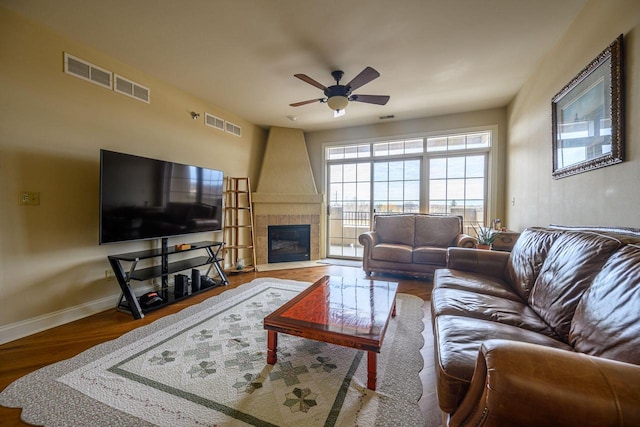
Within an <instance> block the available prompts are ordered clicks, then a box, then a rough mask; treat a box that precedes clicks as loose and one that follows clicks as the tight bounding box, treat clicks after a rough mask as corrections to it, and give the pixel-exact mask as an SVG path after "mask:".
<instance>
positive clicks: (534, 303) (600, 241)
mask: <svg viewBox="0 0 640 427" xmlns="http://www.w3.org/2000/svg"><path fill="white" fill-rule="evenodd" d="M620 246H622V244H621V242H620V240H618V239H616V238H615V237H613V236H605V235H601V234H598V233H592V232H566V233H563V234H561V235H560V236H558V237H557V239H556V240H555V241H554V242H553V244H552V245H551V248H550V249H549V253H548V255H547V258H546V259H545V261H544V264H542V268H541V270H540V274H539V275H538V278H537V279H536V282H535V284H534V285H533V290H532V291H531V296H530V297H529V304H530V305H531V307H532V308H533V309H534V310H535V311H536V312H537V313H538V314H539V315H540V317H542V318H543V319H544V321H545V322H547V324H548V325H549V326H551V327H552V328H553V329H554V330H555V332H556V334H558V336H559V337H560V338H561V339H562V340H563V341H564V342H566V343H568V342H569V330H570V328H571V320H572V319H573V315H574V313H575V310H576V307H577V306H578V303H579V302H580V299H581V298H582V295H583V294H584V292H585V291H586V290H587V288H588V287H589V286H590V285H591V282H592V281H593V279H594V278H595V277H596V275H597V274H598V273H599V272H600V270H601V269H602V267H603V266H604V264H605V262H606V261H607V259H608V258H609V257H610V256H611V254H612V253H613V252H614V251H615V250H617V249H618V248H620Z"/></svg>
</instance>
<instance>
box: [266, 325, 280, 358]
mask: <svg viewBox="0 0 640 427" xmlns="http://www.w3.org/2000/svg"><path fill="white" fill-rule="evenodd" d="M277 347H278V333H277V332H276V331H267V363H268V364H269V365H273V364H275V363H276V360H278V356H277V355H276V349H277Z"/></svg>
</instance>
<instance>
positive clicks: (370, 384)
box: [367, 351, 378, 390]
mask: <svg viewBox="0 0 640 427" xmlns="http://www.w3.org/2000/svg"><path fill="white" fill-rule="evenodd" d="M377 379H378V353H376V352H374V351H368V352H367V388H368V389H370V390H375V389H376V381H377Z"/></svg>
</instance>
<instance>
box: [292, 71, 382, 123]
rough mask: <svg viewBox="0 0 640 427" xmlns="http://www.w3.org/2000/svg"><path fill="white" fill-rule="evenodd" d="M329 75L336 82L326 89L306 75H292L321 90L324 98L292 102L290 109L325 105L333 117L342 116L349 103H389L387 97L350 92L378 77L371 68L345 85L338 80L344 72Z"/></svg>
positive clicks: (334, 72) (377, 73) (378, 74)
mask: <svg viewBox="0 0 640 427" xmlns="http://www.w3.org/2000/svg"><path fill="white" fill-rule="evenodd" d="M331 75H332V76H333V79H334V80H335V81H336V84H335V85H332V86H329V87H326V86H325V85H323V84H322V83H319V82H317V81H316V80H314V79H312V78H311V77H309V76H307V75H306V74H294V77H297V78H299V79H300V80H302V81H303V82H306V83H309V84H310V85H312V86H315V87H317V88H318V89H322V91H323V92H324V96H325V98H315V99H309V100H307V101H301V102H294V103H293V104H289V105H290V106H292V107H299V106H301V105H307V104H312V103H314V102H323V103H326V104H327V105H328V106H329V108H331V109H332V110H333V111H334V116H336V117H337V116H340V115H343V114H344V109H345V108H347V105H349V101H355V102H366V103H368V104H378V105H385V104H386V103H387V102H388V101H389V96H388V95H356V94H353V93H352V92H353V91H354V90H356V89H358V88H360V87H361V86H364V85H365V84H367V83H369V82H370V81H372V80H374V79H377V78H378V77H380V73H379V72H377V71H376V70H374V69H373V68H371V67H367V68H365V69H364V70H362V71H361V72H360V74H358V75H357V76H355V77H354V78H353V79H352V80H351V81H350V82H349V83H347V84H346V85H341V84H340V80H342V76H344V72H342V71H340V70H336V71H332V72H331Z"/></svg>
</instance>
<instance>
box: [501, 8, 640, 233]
mask: <svg viewBox="0 0 640 427" xmlns="http://www.w3.org/2000/svg"><path fill="white" fill-rule="evenodd" d="M639 24H640V2H638V0H592V1H590V2H589V3H588V4H587V6H586V7H585V9H584V10H583V11H582V12H581V13H580V14H579V15H578V16H577V18H576V20H575V21H574V22H573V24H572V25H571V27H570V28H569V29H568V30H567V33H566V34H565V36H564V37H563V38H562V39H561V40H560V42H559V43H558V45H556V46H555V47H553V48H552V49H551V50H550V53H549V54H548V55H547V56H546V57H545V58H544V59H543V61H542V62H541V63H540V65H539V67H538V69H537V70H536V72H535V73H534V74H533V75H532V76H531V77H530V78H529V80H528V81H527V82H526V84H525V85H524V86H523V88H522V89H521V90H520V92H519V93H518V95H517V97H516V98H515V99H514V100H513V101H512V102H511V104H510V105H509V107H508V121H509V129H508V131H509V144H508V148H507V156H508V162H507V176H508V178H507V191H506V196H507V200H508V203H507V216H506V221H507V223H508V224H509V225H510V226H511V227H512V228H514V229H518V230H521V229H523V228H525V227H527V226H532V225H542V226H543V225H548V224H550V223H555V224H571V225H610V226H629V227H640V219H639V218H640V217H639V216H638V212H639V211H640V191H638V183H640V125H639V124H638V117H640V62H639V61H640V26H639ZM619 34H624V50H625V62H626V67H625V74H626V76H625V77H626V114H625V120H626V144H627V150H626V159H627V160H626V161H625V162H624V163H621V164H618V165H614V166H609V167H606V168H602V169H598V170H594V171H590V172H586V173H582V174H579V175H573V176H570V177H567V178H563V179H559V180H553V179H552V178H551V168H552V157H551V98H552V97H553V96H554V95H555V94H556V93H557V92H558V91H559V90H560V89H562V88H563V87H564V85H566V84H567V83H568V82H569V81H570V80H571V79H572V78H573V77H574V76H575V75H576V74H578V73H579V72H580V71H581V70H582V69H583V68H584V67H585V66H586V65H587V64H588V63H589V62H591V61H592V60H593V59H594V58H595V57H596V56H597V55H598V54H599V53H600V52H601V51H602V50H604V49H605V48H606V47H607V46H608V45H609V43H611V42H612V41H613V40H614V39H615V38H616V37H617V36H618V35H619ZM512 198H515V206H511V199H512Z"/></svg>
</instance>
